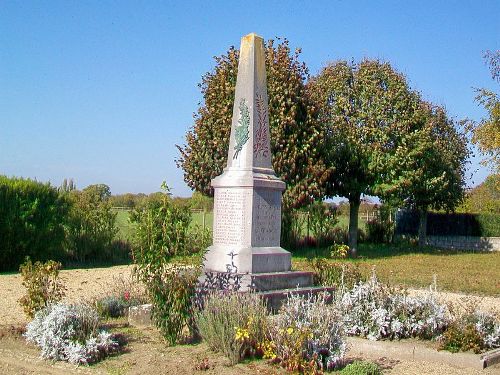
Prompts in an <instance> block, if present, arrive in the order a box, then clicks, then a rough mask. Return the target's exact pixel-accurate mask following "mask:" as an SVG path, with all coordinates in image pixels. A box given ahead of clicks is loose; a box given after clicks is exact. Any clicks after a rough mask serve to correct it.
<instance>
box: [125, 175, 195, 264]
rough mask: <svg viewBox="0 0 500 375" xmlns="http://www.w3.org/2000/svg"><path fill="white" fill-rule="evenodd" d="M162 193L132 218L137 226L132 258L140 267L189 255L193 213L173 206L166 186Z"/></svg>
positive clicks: (149, 200) (139, 209) (137, 211)
mask: <svg viewBox="0 0 500 375" xmlns="http://www.w3.org/2000/svg"><path fill="white" fill-rule="evenodd" d="M162 189H163V190H164V192H162V193H158V194H157V195H155V196H154V198H150V199H148V200H147V201H146V203H145V205H144V206H143V207H140V208H138V209H136V210H134V211H132V213H131V215H130V220H131V222H133V223H136V226H135V228H136V232H135V236H134V245H135V246H134V250H133V257H134V259H135V261H136V262H137V263H151V262H159V261H160V260H161V259H170V258H171V257H173V256H176V255H188V254H189V253H190V249H189V248H188V242H189V239H188V237H189V225H190V223H191V212H190V210H189V208H188V207H183V206H178V205H175V204H173V203H172V200H171V198H170V196H169V194H170V190H169V188H168V186H167V185H166V184H165V182H164V183H163V184H162Z"/></svg>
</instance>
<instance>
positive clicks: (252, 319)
mask: <svg viewBox="0 0 500 375" xmlns="http://www.w3.org/2000/svg"><path fill="white" fill-rule="evenodd" d="M202 306H203V308H199V309H197V311H196V312H195V316H194V319H195V322H196V326H197V328H198V330H199V333H200V335H201V337H202V338H203V340H205V341H206V342H207V344H208V346H209V348H210V349H212V350H213V351H216V352H221V353H223V354H224V355H225V356H226V357H228V358H229V360H230V361H231V363H232V364H236V363H238V362H239V361H241V360H242V359H244V358H245V357H249V356H253V355H255V354H256V352H257V350H258V349H259V348H260V344H261V343H263V342H264V340H265V329H266V327H267V316H268V312H267V309H266V306H265V304H264V302H263V301H262V299H261V297H259V296H258V295H256V294H254V293H238V292H236V291H212V292H210V293H209V294H208V295H206V296H205V297H204V302H203V303H202Z"/></svg>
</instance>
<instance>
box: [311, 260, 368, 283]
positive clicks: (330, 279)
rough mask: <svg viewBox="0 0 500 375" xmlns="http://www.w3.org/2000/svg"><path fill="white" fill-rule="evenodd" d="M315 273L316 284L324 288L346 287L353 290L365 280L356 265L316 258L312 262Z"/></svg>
mask: <svg viewBox="0 0 500 375" xmlns="http://www.w3.org/2000/svg"><path fill="white" fill-rule="evenodd" d="M310 262H311V266H312V269H313V271H314V282H315V284H316V285H323V286H342V285H343V286H344V287H345V288H348V289H350V288H352V287H353V285H354V284H356V283H358V282H359V281H361V280H363V277H362V276H361V272H360V270H359V268H358V266H357V265H356V264H353V263H348V262H332V261H328V260H326V259H323V258H314V259H312V260H311V261H310Z"/></svg>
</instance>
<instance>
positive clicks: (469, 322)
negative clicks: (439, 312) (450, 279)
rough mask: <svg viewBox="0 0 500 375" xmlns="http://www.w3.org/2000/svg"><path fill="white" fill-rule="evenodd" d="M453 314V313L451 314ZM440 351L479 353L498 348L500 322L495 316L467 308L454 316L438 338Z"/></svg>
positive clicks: (470, 307)
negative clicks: (470, 351)
mask: <svg viewBox="0 0 500 375" xmlns="http://www.w3.org/2000/svg"><path fill="white" fill-rule="evenodd" d="M452 313H453V312H452ZM439 341H440V346H439V347H440V349H443V350H448V351H450V352H459V351H469V350H472V351H473V352H474V353H480V352H482V351H485V350H488V349H495V348H499V347H500V321H498V320H497V319H496V318H495V316H493V315H491V314H487V313H484V312H481V311H476V310H475V308H474V306H472V305H471V306H468V307H467V308H466V310H465V312H463V313H460V314H456V315H455V319H454V321H453V322H452V323H451V324H450V325H449V326H448V328H447V329H446V331H445V332H444V333H443V335H442V336H441V337H440V340H439Z"/></svg>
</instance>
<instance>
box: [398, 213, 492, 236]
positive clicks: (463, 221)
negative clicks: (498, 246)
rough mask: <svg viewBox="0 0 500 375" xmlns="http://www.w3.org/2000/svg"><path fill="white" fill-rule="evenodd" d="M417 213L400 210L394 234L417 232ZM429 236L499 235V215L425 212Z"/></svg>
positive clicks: (413, 234)
mask: <svg viewBox="0 0 500 375" xmlns="http://www.w3.org/2000/svg"><path fill="white" fill-rule="evenodd" d="M418 225H419V214H418V212H416V211H408V210H401V211H398V213H397V214H396V230H395V234H403V235H412V236H416V235H417V234H418ZM427 235H429V236H471V237H500V215H497V214H456V213H449V214H445V213H434V212H429V213H428V214H427Z"/></svg>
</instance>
